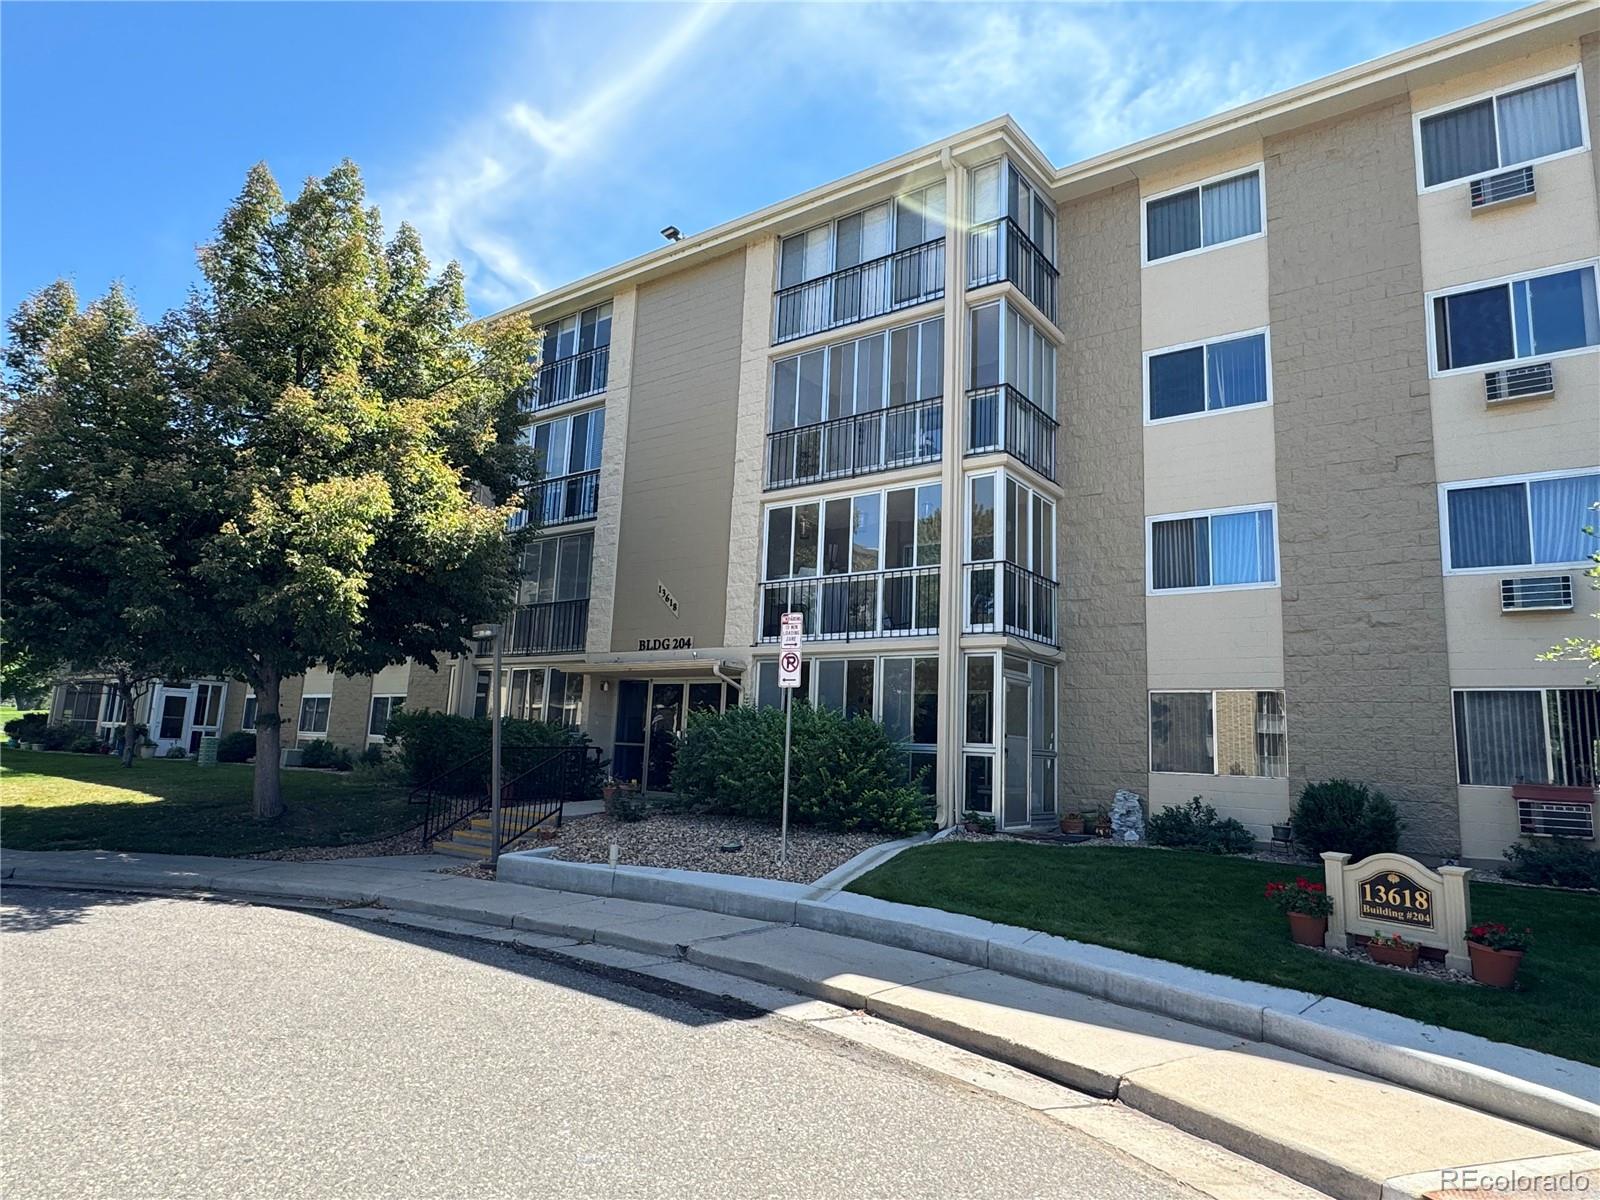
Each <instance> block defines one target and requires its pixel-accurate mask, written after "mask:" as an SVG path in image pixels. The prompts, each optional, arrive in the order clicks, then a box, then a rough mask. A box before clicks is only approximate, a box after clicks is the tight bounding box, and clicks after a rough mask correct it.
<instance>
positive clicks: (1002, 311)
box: [970, 303, 1056, 416]
mask: <svg viewBox="0 0 1600 1200" xmlns="http://www.w3.org/2000/svg"><path fill="white" fill-rule="evenodd" d="M1001 384H1010V385H1011V386H1012V387H1014V388H1016V389H1017V391H1019V392H1021V393H1022V394H1023V395H1024V396H1026V397H1027V398H1028V399H1029V400H1031V401H1033V403H1034V404H1036V405H1037V406H1038V407H1039V408H1041V409H1043V410H1044V411H1045V412H1046V413H1048V414H1049V415H1050V416H1055V412H1056V347H1055V343H1054V342H1052V341H1051V340H1050V339H1049V338H1047V337H1046V336H1045V335H1044V334H1042V333H1040V332H1039V329H1038V327H1037V326H1035V325H1034V324H1033V322H1032V321H1030V320H1028V319H1027V318H1026V317H1024V316H1023V315H1022V314H1021V313H1020V312H1018V311H1017V310H1016V309H1015V308H1012V307H1011V306H1010V305H1009V304H1004V303H995V304H985V305H982V306H981V307H978V308H975V309H973V310H972V377H971V384H970V386H971V387H973V388H975V389H976V388H992V387H999V386H1000V385H1001Z"/></svg>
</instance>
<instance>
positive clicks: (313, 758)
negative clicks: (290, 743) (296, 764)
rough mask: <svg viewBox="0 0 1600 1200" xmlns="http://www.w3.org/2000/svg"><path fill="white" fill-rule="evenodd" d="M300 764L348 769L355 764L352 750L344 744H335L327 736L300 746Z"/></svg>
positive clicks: (341, 769) (336, 769)
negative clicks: (351, 754)
mask: <svg viewBox="0 0 1600 1200" xmlns="http://www.w3.org/2000/svg"><path fill="white" fill-rule="evenodd" d="M300 765H301V766H302V767H322V768H325V769H326V768H332V769H333V770H335V771H348V770H349V769H350V768H351V766H353V765H354V764H353V763H352V761H351V758H350V751H348V750H346V749H345V748H344V747H343V746H335V745H334V744H333V743H332V742H330V741H328V740H327V739H326V738H314V739H312V740H311V741H309V742H307V743H306V744H305V745H304V746H301V747H300Z"/></svg>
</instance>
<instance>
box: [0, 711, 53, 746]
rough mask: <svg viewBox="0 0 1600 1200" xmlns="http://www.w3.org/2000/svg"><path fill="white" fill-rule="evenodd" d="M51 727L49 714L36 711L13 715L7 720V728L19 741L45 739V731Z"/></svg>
mask: <svg viewBox="0 0 1600 1200" xmlns="http://www.w3.org/2000/svg"><path fill="white" fill-rule="evenodd" d="M49 727H50V717H49V714H47V713H42V712H34V713H24V714H23V715H22V716H20V717H13V718H12V719H11V720H9V721H7V722H6V725H5V730H6V732H7V733H8V734H10V735H11V736H12V737H14V738H16V739H17V741H19V742H38V741H43V740H44V731H45V730H46V729H48V728H49Z"/></svg>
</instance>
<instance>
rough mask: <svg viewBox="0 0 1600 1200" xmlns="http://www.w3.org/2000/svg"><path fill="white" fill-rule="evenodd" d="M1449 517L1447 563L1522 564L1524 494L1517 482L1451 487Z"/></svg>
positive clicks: (1525, 554)
mask: <svg viewBox="0 0 1600 1200" xmlns="http://www.w3.org/2000/svg"><path fill="white" fill-rule="evenodd" d="M1446 508H1447V511H1448V513H1449V519H1450V565H1451V567H1453V568H1454V569H1456V570H1458V571H1459V570H1461V569H1462V568H1465V567H1511V566H1525V565H1527V564H1528V563H1529V562H1530V561H1532V558H1531V550H1532V548H1531V546H1530V545H1529V542H1528V497H1527V492H1526V490H1525V489H1524V487H1523V485H1522V484H1520V483H1500V484H1494V485H1492V486H1490V487H1475V488H1455V489H1454V490H1452V491H1451V492H1449V493H1448V494H1447V497H1446Z"/></svg>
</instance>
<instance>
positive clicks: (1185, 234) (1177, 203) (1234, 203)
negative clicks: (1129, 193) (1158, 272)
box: [1144, 167, 1261, 263]
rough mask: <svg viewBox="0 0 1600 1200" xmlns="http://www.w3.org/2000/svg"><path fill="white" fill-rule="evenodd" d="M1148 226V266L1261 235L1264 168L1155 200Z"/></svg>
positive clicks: (1146, 211) (1149, 203) (1149, 202)
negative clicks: (1165, 259) (1161, 260)
mask: <svg viewBox="0 0 1600 1200" xmlns="http://www.w3.org/2000/svg"><path fill="white" fill-rule="evenodd" d="M1144 222H1145V239H1144V244H1145V261H1146V262H1147V263H1153V262H1157V261H1159V260H1160V259H1163V258H1172V257H1174V256H1176V255H1179V254H1192V253H1193V252H1195V251H1196V250H1204V249H1208V248H1210V247H1212V246H1220V245H1223V244H1225V243H1227V242H1237V241H1240V240H1242V239H1244V238H1247V237H1254V236H1256V235H1257V234H1259V233H1260V232H1261V171H1260V168H1258V167H1252V168H1250V170H1248V171H1241V172H1239V173H1237V174H1234V175H1229V176H1227V177H1225V178H1222V179H1215V180H1211V181H1209V182H1206V183H1200V184H1196V185H1194V186H1192V187H1186V188H1183V189H1181V190H1179V191H1175V192H1168V193H1166V194H1164V195H1161V196H1156V197H1153V198H1152V199H1150V200H1147V201H1145V206H1144Z"/></svg>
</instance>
